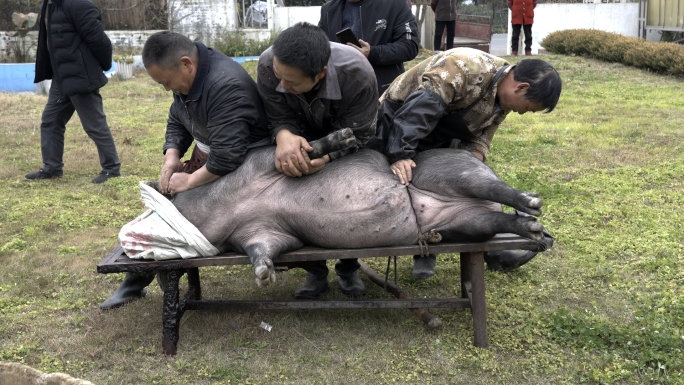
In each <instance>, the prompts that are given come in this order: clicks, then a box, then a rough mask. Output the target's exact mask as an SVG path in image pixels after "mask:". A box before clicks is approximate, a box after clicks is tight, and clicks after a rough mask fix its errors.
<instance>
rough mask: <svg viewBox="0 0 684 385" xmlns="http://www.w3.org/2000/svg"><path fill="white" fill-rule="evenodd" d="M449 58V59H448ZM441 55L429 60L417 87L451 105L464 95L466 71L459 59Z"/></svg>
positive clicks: (465, 90)
mask: <svg viewBox="0 0 684 385" xmlns="http://www.w3.org/2000/svg"><path fill="white" fill-rule="evenodd" d="M450 59H451V60H450ZM453 59H454V57H449V56H443V57H442V58H441V59H439V58H437V59H436V60H434V61H432V62H430V63H429V64H428V65H427V66H426V67H425V70H424V72H423V74H422V76H421V84H420V86H419V87H418V89H424V90H426V91H429V92H431V93H433V94H435V95H437V96H439V97H440V98H441V99H442V100H443V101H444V103H446V104H447V105H453V104H455V103H458V102H459V101H460V100H462V99H464V98H465V97H466V92H467V78H468V71H467V69H466V68H464V67H463V66H462V65H459V60H453Z"/></svg>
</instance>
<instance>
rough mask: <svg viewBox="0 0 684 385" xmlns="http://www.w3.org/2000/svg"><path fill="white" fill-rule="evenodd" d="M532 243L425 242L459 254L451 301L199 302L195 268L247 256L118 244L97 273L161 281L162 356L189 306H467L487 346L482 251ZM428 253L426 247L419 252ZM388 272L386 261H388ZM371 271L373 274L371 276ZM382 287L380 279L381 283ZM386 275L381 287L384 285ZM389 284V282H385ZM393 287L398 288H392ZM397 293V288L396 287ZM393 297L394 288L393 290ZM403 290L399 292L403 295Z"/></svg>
mask: <svg viewBox="0 0 684 385" xmlns="http://www.w3.org/2000/svg"><path fill="white" fill-rule="evenodd" d="M536 247H537V244H536V242H534V241H532V240H529V239H526V238H522V237H519V236H517V235H513V234H500V235H497V236H496V237H494V238H493V239H491V240H490V241H487V242H478V243H437V244H431V245H429V253H432V254H444V253H460V265H461V298H451V299H412V298H406V295H402V296H401V297H400V298H398V299H365V298H362V299H348V300H291V301H256V300H254V301H252V300H249V301H247V300H229V301H227V300H203V299H202V289H201V285H200V275H199V268H200V267H205V266H225V265H243V264H250V261H249V258H248V257H247V256H245V255H239V254H234V253H226V254H220V255H217V256H213V257H201V258H192V259H174V260H166V261H149V260H137V259H129V258H128V257H127V256H126V254H125V253H124V252H123V249H122V248H121V247H120V246H117V247H116V248H115V249H114V250H112V251H111V252H110V253H109V254H108V255H107V256H105V257H104V258H103V259H102V261H100V263H98V264H97V272H98V273H102V274H108V273H121V272H133V273H149V272H156V273H157V274H158V277H159V278H162V279H161V280H160V281H161V282H164V305H163V312H162V324H163V331H162V347H163V351H164V353H165V354H169V355H174V354H176V349H177V343H178V339H179V325H180V320H181V317H182V316H183V313H184V312H185V311H187V310H219V309H226V310H259V309H287V310H292V309H359V308H372V309H388V308H408V309H413V310H414V312H416V313H417V314H418V315H421V318H422V319H423V321H427V320H429V317H427V318H426V317H424V315H425V313H424V312H421V311H415V310H417V309H420V308H470V310H471V312H472V315H473V328H474V345H475V346H477V347H487V313H486V308H485V286H484V252H485V251H495V250H513V249H534V248H536ZM423 251H426V250H423ZM419 254H421V247H420V246H419V245H413V246H399V247H379V248H369V249H347V250H334V249H320V248H315V247H304V248H302V249H299V250H296V251H292V252H289V253H286V254H283V255H280V256H279V257H278V260H277V261H276V262H277V263H292V262H303V261H314V260H321V259H325V260H329V259H335V260H337V259H345V258H377V257H391V256H403V255H419ZM388 270H389V261H388ZM362 271H364V272H365V273H366V274H367V275H369V277H370V278H372V279H371V280H372V281H373V282H375V283H378V280H379V279H378V277H379V276H377V274H376V273H374V272H373V271H372V270H370V268H368V266H367V265H365V264H363V263H362ZM186 273H187V277H188V278H187V279H188V290H187V292H186V293H185V294H184V295H183V296H182V298H181V295H180V293H179V288H178V284H179V280H180V278H181V276H182V275H183V274H186ZM371 275H374V277H371ZM379 284H381V286H382V282H380V283H379ZM387 284H388V282H387V275H386V276H385V286H387ZM389 284H391V282H389ZM395 289H398V288H396V286H395ZM398 290H399V291H400V289H398ZM394 292H395V295H397V296H399V295H398V294H397V290H394ZM401 294H403V293H401Z"/></svg>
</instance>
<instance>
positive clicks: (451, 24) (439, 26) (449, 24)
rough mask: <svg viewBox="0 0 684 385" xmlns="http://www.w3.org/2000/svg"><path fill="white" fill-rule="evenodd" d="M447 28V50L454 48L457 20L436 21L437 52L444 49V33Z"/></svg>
mask: <svg viewBox="0 0 684 385" xmlns="http://www.w3.org/2000/svg"><path fill="white" fill-rule="evenodd" d="M444 27H446V49H452V48H454V35H455V34H456V20H451V21H435V41H434V43H435V50H441V49H442V33H444Z"/></svg>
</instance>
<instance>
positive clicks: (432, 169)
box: [412, 149, 543, 216]
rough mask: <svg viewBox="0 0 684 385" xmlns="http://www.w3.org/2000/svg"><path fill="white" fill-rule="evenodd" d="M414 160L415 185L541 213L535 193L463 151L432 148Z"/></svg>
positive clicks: (450, 194) (447, 193)
mask: <svg viewBox="0 0 684 385" xmlns="http://www.w3.org/2000/svg"><path fill="white" fill-rule="evenodd" d="M414 161H415V162H416V168H415V169H414V172H413V175H414V177H413V181H412V183H413V185H414V186H415V187H418V188H419V189H421V190H425V191H432V192H436V193H438V194H442V195H446V196H454V197H459V196H466V197H472V198H481V199H486V200H489V201H492V202H498V203H502V204H505V205H507V206H510V207H513V208H515V209H516V210H519V211H522V212H524V213H527V214H530V215H534V216H539V215H541V207H542V205H543V201H542V200H541V198H539V197H538V196H537V194H535V193H529V192H522V191H519V190H516V189H514V188H513V187H511V186H509V185H507V184H506V183H504V182H503V181H502V180H501V179H499V177H497V176H496V174H494V171H492V169H491V168H489V167H488V166H487V165H486V164H484V163H482V162H481V161H480V160H479V159H477V158H475V156H473V155H472V154H470V153H469V152H467V151H463V150H449V149H440V150H431V151H425V152H422V153H420V154H418V155H417V156H416V157H415V158H414Z"/></svg>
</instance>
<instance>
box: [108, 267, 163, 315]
mask: <svg viewBox="0 0 684 385" xmlns="http://www.w3.org/2000/svg"><path fill="white" fill-rule="evenodd" d="M153 280H154V273H149V274H146V273H142V274H136V273H126V277H125V278H124V280H123V282H121V285H119V288H118V289H116V291H115V292H114V294H112V295H110V296H109V298H107V299H106V300H105V301H104V302H102V303H101V304H100V309H102V310H109V309H114V308H117V307H120V306H123V305H125V304H127V303H128V302H131V301H135V300H136V299H140V298H142V297H144V296H145V295H146V294H147V290H146V289H145V288H146V287H147V285H149V284H150V283H152V281H153Z"/></svg>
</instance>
